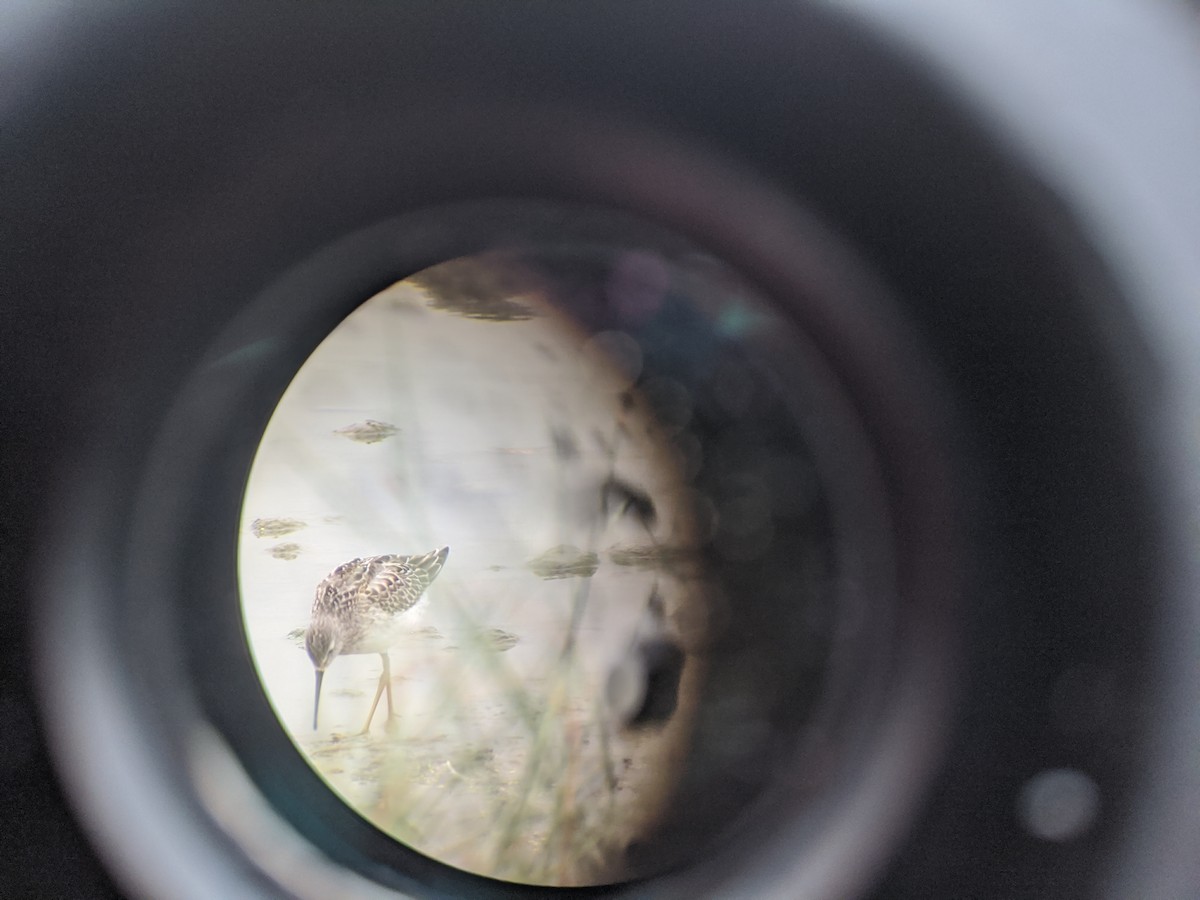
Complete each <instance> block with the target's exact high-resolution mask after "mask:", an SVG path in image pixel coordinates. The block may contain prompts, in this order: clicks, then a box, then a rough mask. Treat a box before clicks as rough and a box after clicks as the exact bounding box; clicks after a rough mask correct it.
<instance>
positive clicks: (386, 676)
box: [361, 654, 392, 734]
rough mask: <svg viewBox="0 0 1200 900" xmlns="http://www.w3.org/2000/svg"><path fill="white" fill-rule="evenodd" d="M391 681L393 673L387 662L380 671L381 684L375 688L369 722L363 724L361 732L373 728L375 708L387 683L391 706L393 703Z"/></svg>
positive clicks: (389, 704)
mask: <svg viewBox="0 0 1200 900" xmlns="http://www.w3.org/2000/svg"><path fill="white" fill-rule="evenodd" d="M381 655H382V654H381ZM384 659H385V660H386V659H387V657H386V656H384ZM390 682H391V673H390V672H389V671H388V666H387V664H386V663H385V664H384V667H383V671H382V672H380V673H379V685H378V686H377V687H376V688H375V699H374V700H372V701H371V711H370V712H369V713H367V724H366V725H364V726H363V730H362V732H361V734H366V733H367V732H368V731H370V730H371V720H372V719H373V718H375V708H376V707H377V706H379V698H380V697H382V696H383V688H384V685H385V684H386V685H387V689H388V706H389V707H390V706H391V705H392V686H391V684H390Z"/></svg>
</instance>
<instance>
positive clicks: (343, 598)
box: [304, 547, 450, 731]
mask: <svg viewBox="0 0 1200 900" xmlns="http://www.w3.org/2000/svg"><path fill="white" fill-rule="evenodd" d="M449 553H450V548H449V547H443V548H442V549H440V550H431V551H430V552H428V553H422V554H420V555H417V556H399V555H396V554H388V555H385V556H368V557H365V558H362V559H352V560H350V561H349V562H345V563H342V564H341V565H340V566H338V567H337V568H336V569H334V570H333V571H332V572H330V573H329V575H327V576H326V577H325V578H324V580H322V581H321V583H320V584H319V585H318V586H317V595H316V599H315V600H314V601H313V607H312V618H311V620H310V621H309V625H308V629H307V630H306V631H305V633H304V644H305V648H306V649H307V650H308V656H309V658H310V659H311V660H312V663H313V666H314V668H315V669H316V677H317V685H316V695H315V698H314V701H313V728H316V727H317V710H318V708H319V706H320V702H321V681H322V676H323V675H324V672H325V670H326V669H327V668H328V667H329V665H330V663H332V662H333V660H334V659H336V658H337V657H338V656H344V655H347V654H358V653H378V654H379V655H380V657H381V658H382V660H383V669H384V671H383V675H382V676H381V677H380V682H379V688H378V689H377V690H376V692H375V700H374V702H373V703H372V704H371V712H370V714H369V715H368V716H367V725H366V727H365V728H364V729H363V730H364V731H366V730H367V729H368V728H370V726H371V718H372V716H374V713H375V708H376V706H378V704H379V697H380V694H381V693H382V692H383V691H385V690H386V691H387V695H388V714H389V716H390V715H392V690H391V671H390V663H389V660H388V656H387V651H388V649H389V648H390V647H391V646H392V644H393V643H394V642H395V640H396V637H397V635H398V633H399V632H400V631H402V630H403V627H402V622H401V620H402V617H403V615H404V613H406V612H408V611H409V610H410V609H412V608H413V607H414V606H416V605H417V603H418V602H419V601H420V599H421V597H422V595H423V594H424V593H425V590H426V588H428V587H429V585H430V584H431V583H432V582H433V580H434V579H435V578H437V576H438V573H439V572H441V571H442V566H443V565H445V562H446V557H447V556H448V555H449Z"/></svg>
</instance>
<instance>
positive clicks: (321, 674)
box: [313, 669, 325, 731]
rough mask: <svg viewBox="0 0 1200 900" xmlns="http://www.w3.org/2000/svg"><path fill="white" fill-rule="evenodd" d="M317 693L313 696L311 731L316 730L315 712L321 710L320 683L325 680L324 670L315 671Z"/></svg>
mask: <svg viewBox="0 0 1200 900" xmlns="http://www.w3.org/2000/svg"><path fill="white" fill-rule="evenodd" d="M316 673H317V691H316V693H315V694H314V695H313V731H316V730H317V710H318V709H320V708H321V682H322V681H323V680H324V678H325V670H324V669H317V670H316Z"/></svg>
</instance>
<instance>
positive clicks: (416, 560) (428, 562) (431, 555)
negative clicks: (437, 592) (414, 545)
mask: <svg viewBox="0 0 1200 900" xmlns="http://www.w3.org/2000/svg"><path fill="white" fill-rule="evenodd" d="M449 555H450V548H449V547H443V548H442V549H441V550H430V551H429V552H428V553H423V554H422V555H420V556H410V557H409V558H408V564H409V565H410V566H411V567H412V568H413V570H414V571H416V572H420V573H422V574H423V575H424V576H425V577H426V578H427V579H428V580H429V581H433V579H435V578H437V576H438V572H440V571H442V566H444V565H445V564H446V557H447V556H449Z"/></svg>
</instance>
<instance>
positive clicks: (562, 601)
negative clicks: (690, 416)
mask: <svg viewBox="0 0 1200 900" xmlns="http://www.w3.org/2000/svg"><path fill="white" fill-rule="evenodd" d="M528 303H529V306H530V308H532V309H535V310H538V309H540V310H541V312H542V314H541V315H539V316H536V317H534V318H531V319H528V320H521V321H496V320H480V319H471V318H466V317H464V316H461V315H456V314H455V313H454V312H452V311H446V310H435V309H433V308H431V307H430V305H429V303H428V298H427V297H426V296H425V295H424V294H423V293H421V292H420V291H419V290H417V289H415V288H412V287H410V286H406V285H403V284H402V285H397V286H396V287H394V288H392V289H389V291H387V292H384V294H381V295H380V296H379V297H377V298H375V299H374V300H372V301H370V302H369V303H368V304H366V305H365V306H363V307H362V308H360V309H359V310H358V311H357V312H355V313H354V314H353V315H352V316H351V317H350V318H349V319H347V320H346V322H345V323H343V325H342V326H340V327H339V328H338V329H337V330H336V331H335V332H334V333H333V334H332V335H331V336H330V338H329V339H327V341H326V342H325V343H323V344H322V346H321V347H320V348H319V349H318V350H317V352H316V353H315V354H314V355H313V357H312V358H311V359H310V361H309V362H308V363H307V364H306V365H305V366H304V368H303V369H302V370H301V372H300V373H299V374H298V376H297V378H296V379H295V381H294V383H293V384H292V386H291V387H290V388H289V390H288V392H287V393H286V395H285V396H284V398H283V400H282V401H281V403H280V407H279V409H278V410H277V412H276V415H275V417H274V418H273V419H272V421H271V423H270V426H269V427H268V430H267V433H266V435H265V437H264V440H263V442H262V446H261V448H260V451H259V454H258V457H257V459H256V462H255V465H254V469H253V472H252V475H251V478H250V481H249V485H248V487H247V492H246V499H245V505H244V509H243V527H242V533H241V537H240V547H239V549H240V556H239V558H240V575H241V584H242V593H243V603H244V615H245V623H246V629H247V634H248V636H249V640H250V644H251V647H252V651H253V655H254V658H255V661H256V665H257V667H258V670H259V673H260V675H261V677H262V679H263V684H264V686H265V688H266V690H267V693H268V695H269V697H270V699H271V702H272V704H273V705H274V707H275V709H276V712H277V714H278V716H279V718H280V721H281V723H282V724H283V726H284V728H285V729H286V730H287V731H288V732H289V734H291V735H292V737H293V740H294V741H295V742H296V743H297V746H298V747H300V748H301V750H302V751H303V752H305V754H306V755H307V756H308V758H309V760H310V762H311V763H312V764H313V765H314V767H315V768H316V769H317V771H318V772H320V773H322V774H323V775H324V776H325V777H326V779H327V780H328V782H329V783H330V784H331V786H332V787H334V789H335V790H337V791H338V792H339V793H341V794H342V796H343V797H344V798H345V799H346V800H347V801H348V802H350V803H351V805H353V806H354V807H355V808H357V809H358V810H359V811H360V812H361V813H363V814H364V815H365V816H367V817H368V818H369V819H371V820H372V821H374V822H375V823H376V824H378V825H379V826H380V827H382V828H384V830H386V831H389V833H392V834H393V835H395V836H397V837H399V838H400V839H403V840H406V841H407V842H409V843H410V844H412V845H413V846H415V847H417V848H418V849H421V850H423V851H424V852H427V853H430V854H431V855H434V856H437V857H439V858H442V859H443V860H444V861H447V862H450V863H451V864H453V865H458V866H460V867H464V868H469V869H472V870H474V871H478V872H481V873H483V874H490V875H495V876H498V877H504V878H511V879H513V880H522V881H538V882H543V883H560V884H575V883H587V882H589V881H604V880H609V879H611V878H615V877H621V874H622V870H621V851H622V848H623V847H624V846H625V844H627V843H628V842H629V841H631V840H634V839H636V838H637V837H638V836H639V834H640V833H641V832H642V831H643V830H644V829H646V828H647V827H650V825H651V824H652V822H653V819H654V818H655V815H656V812H657V809H658V807H659V806H660V805H661V803H662V802H663V801H664V800H665V797H666V795H667V793H668V792H669V789H670V785H671V783H672V780H673V774H674V772H675V771H676V770H677V768H678V760H679V758H680V755H681V754H682V753H684V752H685V751H686V741H687V735H688V730H689V722H690V713H689V709H690V708H691V704H692V703H693V700H692V699H691V698H690V693H691V692H692V691H693V690H694V685H695V683H696V680H697V678H698V663H696V662H695V660H691V661H689V663H688V664H687V666H686V667H685V671H684V678H683V682H682V690H681V700H680V711H679V712H678V713H677V714H676V715H675V716H674V717H673V718H672V720H671V721H670V723H668V724H667V725H666V726H665V727H663V728H661V729H659V730H657V731H652V732H648V733H641V734H634V735H630V734H625V733H623V731H622V729H621V727H620V723H619V722H617V721H615V720H614V718H613V715H612V711H611V710H609V709H608V708H607V707H606V705H605V700H604V692H603V690H602V688H603V685H604V683H605V678H606V675H607V673H608V672H609V671H610V670H611V669H612V667H613V666H614V665H615V664H616V662H617V661H618V660H619V659H620V658H621V657H622V655H623V654H625V653H627V652H628V650H629V647H630V644H631V641H632V640H633V639H634V636H635V632H636V630H637V629H638V627H639V622H640V621H641V620H642V618H643V616H644V614H645V609H646V604H647V600H648V598H649V596H650V594H651V591H652V590H653V589H655V588H656V587H657V589H658V591H659V592H660V594H661V596H662V597H663V600H664V602H665V606H666V609H667V611H668V613H669V616H668V619H669V620H671V619H674V618H679V617H680V616H681V615H682V614H684V613H686V608H687V607H688V606H689V605H690V604H694V603H698V602H699V599H698V596H699V595H698V591H700V590H701V589H702V588H701V586H700V584H699V583H698V582H696V581H694V580H693V579H691V578H684V579H681V578H678V577H676V576H675V575H673V574H670V573H667V572H665V571H662V570H661V569H655V568H652V567H645V568H636V567H633V566H630V565H620V564H618V563H617V562H614V557H615V558H616V559H617V560H621V561H624V562H628V561H629V559H630V558H643V557H646V556H650V557H653V556H654V553H655V552H656V551H657V550H659V549H661V548H662V547H665V546H670V547H676V548H678V547H684V548H686V547H688V546H690V545H691V544H692V543H694V540H695V535H694V527H693V523H692V517H691V513H690V512H689V511H688V507H687V505H686V502H685V498H686V496H687V493H686V489H685V487H684V485H683V484H682V482H681V481H680V476H679V470H680V467H679V466H678V465H676V463H677V459H676V457H675V456H674V455H673V453H674V451H673V450H672V448H671V445H670V443H669V436H668V435H666V434H664V433H662V432H661V430H660V429H659V428H658V427H657V425H656V424H655V421H654V420H652V419H651V418H649V417H648V416H647V415H646V414H645V412H644V411H639V408H637V407H632V406H631V405H630V403H629V402H628V399H625V400H624V402H623V401H622V397H621V395H622V392H623V391H625V390H626V389H627V388H628V386H629V374H630V373H629V372H628V371H621V370H620V369H618V368H617V367H616V366H614V365H609V364H608V363H606V362H605V361H604V357H603V355H602V354H598V353H596V352H595V348H596V346H597V345H596V342H595V341H591V342H590V343H589V339H588V336H586V335H584V334H582V333H579V332H577V331H575V330H573V329H572V328H570V327H569V326H568V325H567V324H566V323H565V322H563V321H561V320H558V319H556V318H554V317H553V316H551V315H549V314H548V312H547V310H545V309H542V308H540V307H538V306H537V305H536V303H535V302H534V300H533V299H529V301H528ZM368 422H371V423H376V424H379V425H382V426H384V427H382V428H376V427H375V424H370V425H368V427H367V429H366V430H365V431H364V430H363V429H361V428H359V429H356V428H355V426H358V425H365V424H367V423H368ZM387 426H391V427H393V428H394V429H395V432H394V433H388V432H389V429H388V427H387ZM368 432H369V435H370V436H371V437H372V440H370V441H366V440H361V439H359V438H360V437H361V436H362V435H363V434H367V433H368ZM380 435H382V436H380ZM614 475H615V476H617V477H619V479H620V480H622V481H623V482H626V483H628V484H630V485H636V487H637V489H638V490H639V491H642V492H644V493H645V496H646V497H647V498H652V502H653V505H654V510H655V516H654V518H653V524H652V525H651V526H650V527H648V524H649V523H648V522H647V521H646V520H645V519H644V518H639V517H638V516H631V515H628V514H622V513H621V511H620V510H619V509H616V510H614V508H613V507H612V505H611V504H610V506H609V508H608V509H607V511H606V510H604V509H602V505H601V493H602V492H601V486H602V484H603V483H604V481H605V480H606V479H609V478H611V477H613V476H614ZM279 519H291V520H295V521H296V522H301V523H303V527H300V528H296V529H295V530H289V531H288V532H287V533H286V534H284V533H280V532H279V529H272V528H271V527H270V525H269V520H279ZM255 520H258V522H259V526H258V528H257V529H255V528H252V523H254V522H255ZM264 526H265V527H264ZM256 531H257V532H258V534H256V533H255V532H256ZM443 545H449V546H450V548H451V550H450V555H449V558H448V560H447V562H446V565H445V568H444V569H443V571H442V572H441V574H440V575H439V576H438V578H437V579H436V581H435V582H434V583H433V584H432V586H431V587H430V589H429V590H428V591H427V595H426V598H425V599H424V600H423V601H422V603H421V604H420V605H419V606H418V607H417V608H415V609H413V610H410V611H409V612H408V613H406V614H405V615H404V622H405V624H406V626H409V633H407V634H406V635H405V636H404V637H402V638H401V639H400V640H399V641H398V642H397V645H396V648H395V650H394V651H393V652H392V653H391V654H390V656H391V661H392V674H393V685H394V690H393V693H394V696H395V702H396V710H395V712H396V717H395V718H394V719H392V720H391V721H385V718H386V708H385V705H386V701H382V702H381V706H380V710H379V712H377V713H376V717H375V720H374V723H373V725H372V728H371V730H370V732H369V733H368V734H365V735H359V734H358V732H360V731H361V729H362V727H363V723H364V720H365V718H366V713H367V709H368V707H369V705H370V701H371V698H372V696H373V694H374V691H375V687H376V684H377V682H378V679H379V675H380V671H381V661H380V658H379V656H378V655H363V656H345V657H339V658H338V659H336V660H335V661H334V662H333V664H332V665H331V666H330V668H329V670H328V672H327V674H326V677H325V683H324V688H323V693H322V698H321V707H320V722H319V727H318V728H317V730H316V731H314V730H313V728H312V710H313V683H314V681H313V679H314V676H313V668H312V665H311V663H310V662H309V660H308V657H307V655H306V653H305V651H304V649H303V641H302V639H297V637H296V636H295V635H296V632H297V631H298V630H299V629H302V628H303V627H304V626H305V624H306V623H307V621H308V617H309V611H310V607H311V604H312V599H313V595H314V590H315V588H316V586H317V585H318V583H319V582H320V581H321V580H322V578H323V577H325V575H327V574H328V573H329V572H330V571H331V570H332V569H333V568H334V567H335V566H337V565H338V564H340V563H342V562H344V561H346V560H349V559H352V558H354V557H361V556H368V555H376V554H382V553H402V554H412V553H421V552H425V551H427V550H431V549H434V548H436V547H440V546H443ZM560 545H567V546H571V547H575V548H578V549H580V550H582V551H590V552H595V553H597V554H598V566H597V568H596V571H595V573H594V575H592V576H590V577H587V578H583V577H579V576H568V577H563V578H546V577H540V576H539V575H538V574H535V572H534V571H533V570H531V568H530V567H529V565H528V564H529V562H530V561H531V560H533V559H534V558H536V557H538V556H540V555H541V554H543V553H545V552H546V551H547V550H550V549H551V548H554V547H556V546H560ZM631 549H632V551H633V552H632V553H631V552H630V551H631ZM614 551H615V554H614ZM622 553H624V555H622ZM643 561H644V560H643ZM543 574H545V573H543ZM577 605H578V606H579V608H580V609H581V610H582V615H581V616H580V618H579V620H578V627H577V634H578V637H577V640H576V642H575V643H574V650H573V651H572V652H571V653H568V654H564V646H565V644H566V643H567V637H568V634H569V632H570V628H571V622H572V617H573V613H574V611H575V610H576V608H577ZM491 629H498V630H499V631H500V632H503V633H507V634H508V635H511V636H514V637H515V638H516V643H515V645H513V646H511V647H507V648H504V647H503V646H497V645H496V643H497V635H496V634H493V633H492V632H491V631H490V630H491ZM289 635H290V636H289ZM504 643H511V640H509V641H506V642H505V641H502V642H501V644H504ZM473 829H474V830H473ZM475 831H477V832H478V833H477V834H475ZM472 835H474V836H472Z"/></svg>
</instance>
